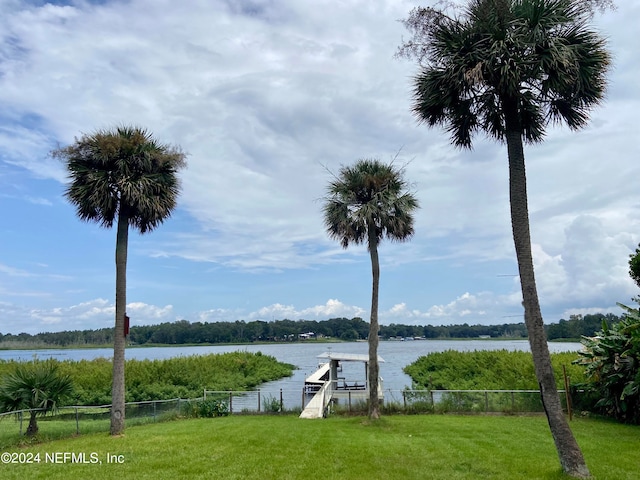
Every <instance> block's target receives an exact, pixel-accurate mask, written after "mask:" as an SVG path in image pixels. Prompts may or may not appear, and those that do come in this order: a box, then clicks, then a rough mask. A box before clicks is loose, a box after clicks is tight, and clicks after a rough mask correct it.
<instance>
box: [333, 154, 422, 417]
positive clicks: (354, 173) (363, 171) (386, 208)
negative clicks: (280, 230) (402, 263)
mask: <svg viewBox="0 0 640 480" xmlns="http://www.w3.org/2000/svg"><path fill="white" fill-rule="evenodd" d="M406 187H407V183H406V181H405V180H404V179H403V171H402V170H399V169H397V168H395V167H394V166H393V165H392V164H388V165H387V164H384V163H382V162H380V161H379V160H359V161H357V162H356V163H355V165H353V166H348V167H343V168H341V169H340V172H339V174H338V176H337V177H336V178H335V179H334V180H333V181H332V182H331V183H330V184H329V187H328V189H327V196H326V198H325V204H324V223H325V226H326V228H327V232H328V233H329V236H330V237H331V238H334V239H336V240H338V241H339V242H340V244H341V245H342V247H343V248H347V247H348V246H349V244H351V243H354V244H356V245H358V244H362V243H366V244H367V247H368V250H369V255H370V256H371V270H372V276H373V287H372V292H371V322H370V325H369V372H368V376H369V378H368V383H369V417H370V418H372V419H377V418H379V417H380V401H379V398H378V377H379V365H378V330H379V326H378V286H379V283H380V262H379V260H378V245H379V243H380V241H381V240H382V239H383V238H385V237H386V238H388V239H390V240H393V241H399V242H402V241H406V240H408V239H409V238H410V237H411V236H412V235H413V212H414V210H416V209H417V208H418V201H417V200H416V198H415V197H414V196H413V195H412V194H411V193H409V192H407V191H406V190H405V189H406Z"/></svg>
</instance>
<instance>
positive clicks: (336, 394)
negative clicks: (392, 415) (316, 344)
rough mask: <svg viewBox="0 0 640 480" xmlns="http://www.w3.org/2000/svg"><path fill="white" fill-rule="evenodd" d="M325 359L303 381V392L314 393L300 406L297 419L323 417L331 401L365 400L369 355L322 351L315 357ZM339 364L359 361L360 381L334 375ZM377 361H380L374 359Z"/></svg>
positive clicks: (379, 380) (381, 395)
mask: <svg viewBox="0 0 640 480" xmlns="http://www.w3.org/2000/svg"><path fill="white" fill-rule="evenodd" d="M318 358H319V359H321V360H325V361H326V363H321V364H320V366H319V367H318V370H317V371H315V372H314V373H313V374H311V375H309V376H308V377H307V378H306V380H305V386H304V392H305V393H314V395H313V397H312V398H311V400H310V401H309V403H307V405H306V406H305V405H303V407H304V408H303V410H302V413H301V414H300V418H323V417H325V416H326V413H327V409H328V407H329V404H330V403H331V401H332V400H333V401H337V400H338V399H341V398H342V399H347V398H348V399H349V401H351V400H352V399H355V400H362V401H366V400H367V399H368V398H369V383H368V378H369V376H368V374H369V356H368V355H361V354H353V353H335V352H325V353H322V354H320V355H318ZM342 362H361V363H363V364H364V374H365V375H364V378H345V377H340V376H338V373H339V372H340V368H341V365H342ZM378 362H384V359H383V358H382V357H380V356H378ZM382 391H383V390H382V378H379V379H378V396H379V398H383V394H382Z"/></svg>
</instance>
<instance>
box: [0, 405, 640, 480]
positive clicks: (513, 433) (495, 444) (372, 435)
mask: <svg viewBox="0 0 640 480" xmlns="http://www.w3.org/2000/svg"><path fill="white" fill-rule="evenodd" d="M571 425H572V428H573V430H574V432H575V434H576V437H577V439H578V442H579V444H580V446H581V447H582V449H583V452H584V454H585V457H586V459H587V463H588V465H589V468H590V469H591V472H592V473H593V474H594V477H595V478H596V479H602V480H604V479H611V480H622V479H637V478H639V475H640V474H639V473H638V472H639V471H640V427H633V426H626V425H619V424H616V423H612V422H608V421H603V420H593V419H578V420H574V421H573V422H572V423H571ZM0 426H1V425H0ZM65 452H67V454H71V453H74V454H76V455H78V454H84V455H85V458H86V461H91V460H92V459H96V460H98V461H100V462H102V463H96V464H73V463H70V462H69V460H67V463H56V464H54V463H47V460H48V459H47V457H46V455H47V454H49V457H51V456H53V455H54V454H57V455H58V457H57V460H58V461H60V462H62V461H64V453H65ZM2 453H3V454H5V455H6V453H16V454H17V455H18V456H22V458H28V457H29V456H31V455H34V456H35V455H37V454H39V455H40V463H37V464H24V465H17V464H0V478H2V479H21V480H22V479H27V478H28V479H38V478H42V479H48V480H54V479H64V480H67V479H86V478H100V479H118V480H124V479H129V478H132V479H133V478H135V479H136V480H140V479H153V480H162V479H183V478H184V479H200V478H201V479H205V478H206V479H218V478H220V479H225V480H231V479H243V480H244V479H251V478H260V479H340V480H343V479H354V480H356V479H357V480H363V479H374V480H377V479H399V480H404V479H447V480H450V479H478V478H488V479H496V478H497V479H500V478H506V479H520V478H521V479H562V478H565V477H564V476H563V475H562V474H561V472H560V466H559V462H558V458H557V455H556V452H555V448H554V446H553V441H552V439H551V434H550V433H549V429H548V426H547V424H546V418H545V417H543V416H521V417H519V416H455V415H415V416H403V415H394V416H386V417H384V418H383V419H382V420H381V421H379V422H376V423H373V424H369V423H368V422H367V421H366V420H365V419H363V418H362V417H339V416H334V417H331V418H328V419H324V420H301V419H298V418H297V417H296V416H289V415H284V416H277V415H275V416H266V415H264V416H230V417H223V418H215V419H192V420H177V421H171V422H165V423H156V424H150V425H143V426H135V427H130V428H128V429H127V431H126V435H125V436H123V437H118V438H112V437H109V436H108V435H107V434H105V433H96V434H89V435H82V436H79V437H75V438H68V439H63V440H55V441H51V442H48V443H43V444H39V445H36V446H30V447H25V448H18V447H12V448H10V449H8V450H5V451H3V452H2ZM21 454H24V455H21ZM92 454H94V455H95V457H92V456H91V455H92ZM108 455H111V456H112V457H109V458H112V461H116V460H122V461H123V463H121V464H120V463H107V458H108ZM118 456H120V457H118ZM49 460H50V458H49Z"/></svg>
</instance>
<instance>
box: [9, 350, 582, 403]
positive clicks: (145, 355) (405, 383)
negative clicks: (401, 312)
mask: <svg viewBox="0 0 640 480" xmlns="http://www.w3.org/2000/svg"><path fill="white" fill-rule="evenodd" d="M581 347H582V346H581V344H580V343H574V342H550V343H549V350H550V351H551V352H569V351H575V352H577V351H579V350H580V349H581ZM368 349H369V347H368V344H367V343H366V342H346V343H313V342H310V343H291V344H263V345H216V346H191V347H179V346H178V347H137V348H127V350H126V353H125V355H126V358H128V359H131V358H135V359H138V360H143V359H149V360H155V359H165V358H172V357H178V356H189V355H205V354H209V353H226V352H235V351H238V350H240V351H247V352H258V351H260V352H262V353H263V354H265V355H271V356H273V357H275V358H276V359H277V360H279V361H281V362H286V363H290V364H293V365H295V366H296V367H297V369H296V370H294V372H293V375H292V376H291V377H287V378H283V379H281V380H277V381H274V382H269V383H267V384H264V385H262V386H260V390H261V391H263V392H265V394H266V393H269V394H271V395H272V396H277V395H279V391H280V389H282V391H283V397H284V401H285V405H296V404H297V405H299V404H300V403H301V392H302V387H303V385H304V380H305V378H306V377H308V376H309V375H310V374H312V373H313V372H315V371H316V369H317V368H318V360H319V359H318V355H320V354H322V353H324V352H327V351H329V352H333V353H357V354H368V351H369V350H368ZM501 349H505V350H523V351H529V342H528V341H527V340H414V341H403V342H402V341H381V342H380V345H379V347H378V354H379V355H380V356H381V357H382V358H383V359H384V363H380V376H381V377H382V379H383V386H384V390H385V397H386V396H387V395H388V394H392V395H393V392H396V393H395V395H394V396H397V395H398V392H400V391H401V390H403V389H404V387H410V386H411V378H410V377H409V376H408V375H406V374H405V373H404V372H403V371H402V369H403V368H404V367H405V366H407V365H409V364H410V363H413V362H414V361H415V360H417V359H418V358H419V357H421V356H423V355H426V354H428V353H431V352H442V351H445V350H458V351H472V350H501ZM112 355H113V350H112V349H109V348H96V349H78V350H64V349H56V350H54V349H51V350H0V360H11V359H14V360H32V359H33V358H34V356H36V357H37V358H39V359H45V358H56V359H58V360H83V359H87V360H90V359H93V358H98V357H105V358H111V357H112ZM343 365H344V369H346V371H345V370H343V374H342V376H344V377H346V378H347V379H348V380H349V379H353V380H360V379H364V377H365V374H364V367H363V366H362V364H360V363H354V364H350V365H347V364H346V362H345V363H344V364H343ZM354 368H357V370H354Z"/></svg>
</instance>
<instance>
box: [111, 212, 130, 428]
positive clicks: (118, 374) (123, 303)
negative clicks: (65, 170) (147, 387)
mask: <svg viewBox="0 0 640 480" xmlns="http://www.w3.org/2000/svg"><path fill="white" fill-rule="evenodd" d="M128 242H129V217H128V216H127V214H126V212H123V211H122V207H121V209H120V212H119V214H118V232H117V237H116V321H115V331H114V335H113V380H112V386H111V435H121V434H122V433H124V409H125V406H124V390H125V389H124V347H125V335H124V316H125V313H126V307H127V247H128Z"/></svg>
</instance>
